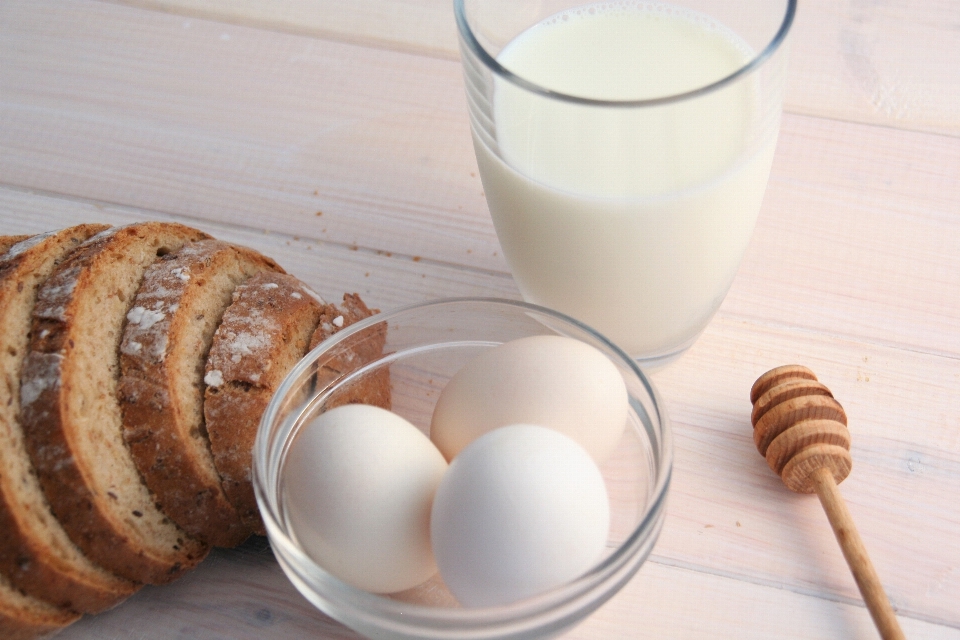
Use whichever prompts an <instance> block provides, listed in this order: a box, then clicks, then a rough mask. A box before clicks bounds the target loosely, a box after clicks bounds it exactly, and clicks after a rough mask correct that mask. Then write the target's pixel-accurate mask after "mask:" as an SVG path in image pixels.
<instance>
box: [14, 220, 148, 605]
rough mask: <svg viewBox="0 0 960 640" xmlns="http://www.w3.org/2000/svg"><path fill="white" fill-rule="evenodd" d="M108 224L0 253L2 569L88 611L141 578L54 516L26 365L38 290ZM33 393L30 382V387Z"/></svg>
mask: <svg viewBox="0 0 960 640" xmlns="http://www.w3.org/2000/svg"><path fill="white" fill-rule="evenodd" d="M106 228H107V227H106V226H105V225H96V224H88V225H80V226H77V227H72V228H69V229H64V230H62V231H58V232H53V233H48V234H43V235H39V236H34V237H33V238H31V239H29V240H25V241H24V242H21V243H19V244H16V245H14V246H13V247H12V248H11V249H10V251H8V252H7V253H6V254H5V255H4V256H2V257H0V374H2V375H3V378H4V381H5V382H6V384H4V385H0V574H3V575H5V576H6V577H7V578H8V579H9V580H10V582H11V583H12V584H13V585H15V586H16V587H17V588H19V589H22V590H23V591H25V592H26V593H29V594H30V595H33V596H35V597H37V598H41V599H43V600H46V601H48V602H51V603H54V604H56V605H57V606H60V607H68V608H71V609H74V610H76V611H80V612H83V613H94V612H97V611H101V610H103V609H105V608H107V607H110V606H112V605H114V604H116V603H117V602H119V601H120V600H122V599H123V598H125V597H126V596H128V595H130V594H131V593H133V592H134V591H135V590H136V585H135V584H134V583H132V582H129V581H127V580H123V579H121V578H118V577H117V576H114V575H113V574H112V573H109V572H108V571H106V570H104V569H103V568H101V567H99V566H97V565H95V564H94V563H93V562H91V561H90V560H89V559H88V558H87V557H86V556H85V555H84V554H83V553H82V552H81V551H80V549H79V548H78V547H77V546H76V545H75V544H74V543H73V541H72V540H71V539H70V537H69V536H68V535H67V534H66V532H65V531H64V530H63V528H62V527H61V526H60V523H59V522H58V521H57V519H56V518H55V517H54V516H53V513H52V512H51V510H50V505H49V504H48V502H47V499H46V496H45V495H44V493H43V490H42V488H41V486H40V482H39V481H38V479H37V476H36V473H35V471H34V469H33V466H32V464H31V462H30V458H29V456H28V454H27V449H26V445H25V442H24V434H23V430H22V428H21V425H20V416H19V413H20V391H21V390H20V371H21V368H22V366H23V360H24V357H25V355H26V352H27V348H28V342H29V338H28V334H29V331H30V318H31V313H32V312H33V309H34V304H35V301H36V297H37V291H38V289H39V288H40V286H41V285H42V284H43V283H44V282H45V281H46V280H47V278H48V277H49V276H50V274H51V273H52V272H53V271H54V270H55V269H56V268H57V267H58V265H60V263H62V262H63V261H64V260H65V259H66V258H67V257H68V256H69V255H70V254H71V253H72V252H73V251H74V250H76V248H77V247H79V246H80V244H81V243H82V242H84V241H85V240H87V239H88V238H89V237H91V236H93V235H94V234H95V233H98V232H100V231H103V230H104V229H106ZM27 393H28V394H29V393H30V389H29V388H28V389H27Z"/></svg>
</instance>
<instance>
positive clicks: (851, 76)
mask: <svg viewBox="0 0 960 640" xmlns="http://www.w3.org/2000/svg"><path fill="white" fill-rule="evenodd" d="M120 1H122V2H124V3H126V4H130V5H133V6H139V7H146V8H152V9H159V10H162V11H169V12H173V13H179V14H182V15H188V16H198V17H207V18H210V19H214V20H218V21H223V22H227V23H235V24H244V25H254V26H260V27H263V28H267V29H277V30H282V31H287V32H291V33H297V34H306V35H313V36H319V37H325V38H333V39H339V40H343V41H347V42H359V43H364V44H368V45H371V46H378V47H384V48H392V49H397V50H405V51H416V52H420V53H423V54H426V55H432V56H438V57H446V58H449V59H456V58H457V57H458V48H457V38H456V24H455V23H454V18H453V10H452V6H453V2H452V0H362V1H358V0H353V1H351V2H347V3H344V2H335V1H333V0H318V1H308V0H261V1H255V0H213V1H212V0H120ZM956 16H957V7H956V3H955V2H953V0H932V1H927V2H912V1H911V0H885V1H880V0H840V1H838V0H805V1H802V2H800V3H799V5H798V9H797V16H796V20H795V22H794V25H793V29H792V31H791V42H790V47H791V49H792V54H791V64H790V75H789V78H790V80H789V84H788V91H787V96H786V103H785V107H786V109H787V110H788V111H791V112H794V113H803V114H807V115H816V116H821V117H828V118H835V119H842V120H850V121H854V122H868V123H874V124H882V125H884V126H891V127H897V128H903V129H911V130H916V131H929V132H937V133H945V134H950V135H954V136H956V135H958V134H960V125H958V124H957V123H958V122H960V78H958V76H957V70H956V64H955V62H956V60H958V59H960V31H958V30H957V28H956Z"/></svg>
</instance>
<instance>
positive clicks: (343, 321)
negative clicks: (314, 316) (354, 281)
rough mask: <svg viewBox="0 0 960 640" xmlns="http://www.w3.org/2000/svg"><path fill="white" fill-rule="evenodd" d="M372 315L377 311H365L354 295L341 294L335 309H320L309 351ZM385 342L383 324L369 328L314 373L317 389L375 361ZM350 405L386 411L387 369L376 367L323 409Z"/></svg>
mask: <svg viewBox="0 0 960 640" xmlns="http://www.w3.org/2000/svg"><path fill="white" fill-rule="evenodd" d="M375 313H379V310H378V309H374V310H370V309H368V308H367V305H366V304H364V302H363V300H361V299H360V296H359V295H357V294H356V293H353V294H350V293H347V294H344V296H343V302H342V303H341V304H340V308H339V309H337V307H335V306H334V305H332V304H331V305H327V307H326V308H324V311H323V314H322V315H321V317H320V322H319V324H318V325H317V329H316V331H314V332H313V337H312V338H311V339H310V349H311V350H313V349H315V348H316V347H317V345H319V344H320V343H321V342H323V341H324V340H326V339H327V338H329V337H330V336H332V335H333V334H334V333H336V332H337V331H339V330H340V329H343V328H345V327H349V326H350V325H352V324H353V323H355V322H359V321H360V320H363V319H364V318H368V317H370V316H372V315H373V314H375ZM386 341H387V328H386V326H385V325H383V324H381V325H379V326H377V327H370V328H369V329H366V330H364V331H361V332H360V333H358V334H357V335H355V336H353V337H352V338H350V339H349V340H348V341H347V342H346V343H344V344H343V345H342V348H341V349H339V350H338V351H337V353H336V354H334V355H333V357H332V358H331V359H329V360H326V361H325V362H324V363H323V364H322V366H321V367H320V369H319V370H318V371H317V382H316V385H317V389H323V388H324V387H326V386H327V385H329V384H331V383H333V382H335V381H336V380H338V379H339V378H341V377H343V376H345V375H348V374H350V373H352V372H354V371H356V370H357V369H359V368H360V367H362V366H363V365H365V364H368V363H370V362H373V361H374V360H376V359H377V358H379V357H380V356H381V355H382V354H383V347H384V345H385V344H386ZM354 403H357V404H372V405H376V406H378V407H381V408H383V409H388V410H389V409H390V404H391V397H390V369H389V368H388V367H380V368H378V369H377V370H376V371H373V372H371V373H370V374H368V375H365V376H363V377H362V378H359V379H358V380H356V381H355V382H353V383H352V384H350V385H349V386H346V387H343V388H341V389H339V390H338V393H337V394H336V395H335V396H334V397H331V398H330V399H329V400H327V402H326V404H325V406H326V408H327V409H332V408H334V407H337V406H340V405H343V404H354Z"/></svg>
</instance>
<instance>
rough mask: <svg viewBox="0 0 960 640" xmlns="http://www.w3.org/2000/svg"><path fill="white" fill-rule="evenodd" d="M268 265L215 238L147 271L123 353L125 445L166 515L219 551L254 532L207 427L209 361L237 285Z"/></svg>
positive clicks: (126, 331)
mask: <svg viewBox="0 0 960 640" xmlns="http://www.w3.org/2000/svg"><path fill="white" fill-rule="evenodd" d="M263 271H275V272H282V269H281V268H280V267H279V266H278V265H277V264H276V263H275V262H274V261H273V260H270V259H269V258H267V257H265V256H263V255H261V254H259V253H257V252H256V251H252V250H250V249H246V248H242V247H235V246H232V245H230V244H227V243H225V242H219V241H217V240H204V241H200V242H195V243H192V244H189V245H186V246H184V247H183V248H182V249H180V251H178V252H176V253H174V254H170V255H167V256H164V257H163V258H161V259H159V260H158V261H156V262H155V263H154V264H153V265H151V266H150V267H149V268H148V269H147V272H146V275H145V277H144V281H143V284H142V285H141V287H140V290H139V292H138V293H137V297H136V299H135V301H134V303H133V304H134V306H133V308H132V310H131V312H130V314H128V322H127V325H126V328H125V329H124V335H123V339H122V341H121V347H120V352H121V355H120V364H121V366H120V368H121V376H120V384H119V387H118V399H119V401H120V406H121V410H122V413H123V435H124V440H125V441H126V443H127V445H128V446H129V447H130V452H131V453H132V455H133V459H134V461H135V462H136V464H137V468H138V469H139V470H140V473H141V475H142V476H143V478H144V481H145V482H146V484H147V486H148V487H149V488H150V490H151V491H152V492H153V494H154V496H156V498H157V501H158V503H159V506H160V508H161V509H162V510H163V512H164V513H166V514H167V515H168V516H170V518H171V519H172V520H173V521H174V522H176V523H177V524H178V525H180V527H181V528H183V530H184V531H186V532H187V533H189V534H190V535H192V536H194V537H196V538H199V539H200V540H203V541H205V542H207V543H208V544H210V545H214V546H220V547H233V546H236V545H238V544H240V543H241V542H243V541H244V540H245V539H246V538H247V537H248V536H249V535H250V534H251V530H250V528H249V527H248V526H246V525H245V524H244V523H243V521H242V520H241V518H240V515H239V514H238V513H237V510H236V509H235V508H234V506H233V504H232V503H231V502H230V501H229V500H228V499H227V497H226V495H225V494H224V491H223V488H222V485H221V483H220V476H219V475H218V473H217V469H216V467H215V466H214V462H213V455H212V454H211V452H210V441H209V439H208V437H207V431H206V425H205V423H204V420H203V395H204V383H203V377H204V373H205V371H204V362H205V360H206V357H207V353H208V351H209V350H210V344H211V342H212V340H213V334H214V331H215V330H216V328H217V326H218V325H219V324H220V320H221V318H222V316H223V313H224V311H225V309H226V308H227V306H228V305H229V304H230V301H231V298H232V295H233V292H234V290H235V289H236V287H237V286H238V285H240V284H242V283H243V282H245V281H246V280H247V279H248V278H249V277H251V276H253V275H255V274H257V273H260V272H263Z"/></svg>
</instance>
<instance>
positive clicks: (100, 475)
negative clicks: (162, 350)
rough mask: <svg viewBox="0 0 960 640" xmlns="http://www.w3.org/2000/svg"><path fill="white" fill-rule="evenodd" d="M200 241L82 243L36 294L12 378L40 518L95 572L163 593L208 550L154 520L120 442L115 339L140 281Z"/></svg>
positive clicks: (128, 237)
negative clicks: (39, 495)
mask: <svg viewBox="0 0 960 640" xmlns="http://www.w3.org/2000/svg"><path fill="white" fill-rule="evenodd" d="M208 237H209V236H207V235H206V234H204V233H202V232H200V231H197V230H196V229H190V228H189V227H184V226H182V225H178V224H168V223H160V222H148V223H142V224H135V225H130V226H127V227H119V228H112V229H108V230H106V231H103V232H101V233H99V234H97V235H95V236H93V237H92V238H91V239H90V240H88V241H87V242H85V243H84V244H83V245H82V246H81V247H80V248H79V249H77V250H76V251H75V252H74V253H73V254H71V255H70V256H69V257H68V258H67V259H66V260H65V261H64V262H63V263H62V264H60V266H59V267H58V268H57V269H56V271H54V273H53V275H52V276H51V277H50V278H49V279H48V280H47V281H46V283H44V285H43V286H42V287H41V288H40V291H39V293H38V295H37V304H36V307H35V309H34V312H33V323H32V328H31V339H30V350H29V352H28V354H27V358H26V361H25V362H24V367H23V371H22V374H21V402H22V407H21V423H22V424H23V428H24V433H25V435H26V445H27V450H28V452H29V454H30V458H31V460H32V462H33V466H34V468H35V469H36V470H37V474H38V476H39V478H40V484H41V486H42V487H43V490H44V493H45V494H46V497H47V500H48V502H49V503H50V507H51V510H52V511H53V513H54V514H55V515H56V517H57V519H58V520H59V521H60V523H61V524H62V525H63V528H64V529H65V530H66V532H67V534H68V535H69V536H70V538H71V539H72V540H73V541H74V542H75V543H76V544H77V546H78V547H80V548H81V549H82V550H83V552H84V553H85V554H86V555H87V556H88V557H89V558H90V559H92V560H93V561H94V562H96V563H97V564H100V565H101V566H103V567H105V568H107V569H109V570H110V571H113V572H114V573H116V574H118V575H120V576H122V577H125V578H127V579H129V580H133V581H136V582H146V583H165V582H169V581H171V580H173V579H175V578H176V577H177V576H179V575H180V574H181V573H183V571H185V570H186V569H188V568H190V567H192V566H194V565H195V564H196V563H197V562H199V561H200V560H201V559H202V558H203V557H204V555H205V554H206V552H207V547H206V546H205V545H204V544H202V543H201V542H199V541H198V540H196V539H195V538H192V537H190V536H188V535H187V534H186V533H185V532H184V531H183V530H181V529H180V528H179V527H177V526H176V525H175V524H174V523H173V522H171V521H170V520H169V518H167V516H166V515H164V514H163V513H162V512H161V511H159V510H158V509H157V508H156V505H155V500H154V498H153V496H152V495H151V494H150V491H149V489H148V488H147V486H146V485H145V484H144V483H143V481H142V479H141V477H140V474H139V472H138V471H137V467H136V465H135V464H134V462H133V458H132V457H131V455H130V452H129V450H128V449H127V447H126V444H125V443H124V441H123V435H122V427H121V424H122V422H121V413H120V405H119V402H118V401H117V396H116V392H117V381H118V378H119V372H120V366H119V346H120V336H121V332H122V329H123V324H124V322H125V319H126V316H127V313H128V312H129V310H130V307H131V306H132V304H133V300H134V296H135V294H136V292H137V290H138V288H139V286H140V282H141V281H142V279H143V275H144V271H145V270H146V268H147V267H148V266H150V264H152V263H153V262H154V261H155V260H156V259H157V258H158V257H159V256H162V255H165V254H168V253H172V252H174V251H176V250H178V249H179V248H180V247H182V246H183V245H184V244H186V243H188V242H191V241H196V240H202V239H207V238H208Z"/></svg>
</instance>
